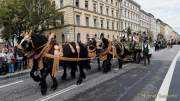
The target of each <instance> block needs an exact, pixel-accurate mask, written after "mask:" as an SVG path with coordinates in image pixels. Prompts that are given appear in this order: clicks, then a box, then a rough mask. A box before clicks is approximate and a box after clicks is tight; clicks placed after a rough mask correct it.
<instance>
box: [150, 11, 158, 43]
mask: <svg viewBox="0 0 180 101" xmlns="http://www.w3.org/2000/svg"><path fill="white" fill-rule="evenodd" d="M149 17H150V33H151V34H152V35H153V40H156V39H157V35H158V33H157V29H156V18H155V17H154V15H152V14H151V13H149Z"/></svg>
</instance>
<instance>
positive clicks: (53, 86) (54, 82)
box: [51, 75, 58, 90]
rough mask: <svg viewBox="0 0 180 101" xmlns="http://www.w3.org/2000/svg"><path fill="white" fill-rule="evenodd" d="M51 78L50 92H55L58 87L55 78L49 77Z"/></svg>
mask: <svg viewBox="0 0 180 101" xmlns="http://www.w3.org/2000/svg"><path fill="white" fill-rule="evenodd" d="M51 78H52V80H53V85H52V86H51V89H52V90H56V89H57V87H58V82H57V79H56V78H55V77H53V76H52V75H51Z"/></svg>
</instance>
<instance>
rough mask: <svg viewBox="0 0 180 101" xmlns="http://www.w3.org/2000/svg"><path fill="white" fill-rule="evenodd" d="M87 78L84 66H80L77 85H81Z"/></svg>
mask: <svg viewBox="0 0 180 101" xmlns="http://www.w3.org/2000/svg"><path fill="white" fill-rule="evenodd" d="M85 78H86V75H85V73H84V71H83V66H82V65H79V78H78V81H77V85H80V84H81V83H82V82H83V79H85Z"/></svg>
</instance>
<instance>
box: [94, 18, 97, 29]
mask: <svg viewBox="0 0 180 101" xmlns="http://www.w3.org/2000/svg"><path fill="white" fill-rule="evenodd" d="M94 27H97V19H96V18H94Z"/></svg>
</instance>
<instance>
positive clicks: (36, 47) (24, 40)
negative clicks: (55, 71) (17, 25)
mask: <svg viewBox="0 0 180 101" xmlns="http://www.w3.org/2000/svg"><path fill="white" fill-rule="evenodd" d="M48 41H49V39H48V38H47V37H45V36H44V35H42V34H32V35H31V36H28V37H27V35H25V36H24V37H20V38H18V47H17V46H16V47H15V48H16V51H17V53H24V54H25V55H26V56H27V57H28V58H32V59H33V65H32V69H31V71H30V76H31V78H33V80H34V81H36V82H40V84H39V85H40V86H41V94H42V95H45V94H46V92H47V84H46V77H47V76H48V74H50V75H51V78H52V80H53V85H52V86H51V88H52V89H53V90H56V89H57V86H58V84H57V79H56V77H54V76H53V75H52V65H53V59H51V58H48V57H45V56H44V57H43V58H42V60H43V66H44V67H43V68H42V69H40V70H38V69H39V68H40V67H39V62H38V61H39V58H37V57H38V55H39V54H41V52H42V51H43V49H44V48H45V47H46V45H47V43H48ZM55 44H56V42H55V37H52V38H51V39H50V45H51V47H50V49H49V51H48V53H49V54H54V45H55ZM69 44H72V46H73V47H74V49H75V52H73V54H71V51H72V50H70V48H69V47H70V45H69ZM69 44H64V45H63V55H64V56H66V57H70V58H72V56H73V58H77V57H78V56H79V58H86V55H87V54H86V53H87V48H86V47H85V45H83V44H81V43H78V44H79V54H77V49H76V48H75V47H76V46H75V43H74V42H71V43H69ZM19 46H20V47H19ZM83 53H85V54H83ZM88 63H89V61H88V60H86V61H76V62H66V61H62V62H61V63H60V64H61V65H62V66H63V69H64V73H63V78H66V67H68V66H69V67H70V68H71V76H72V77H75V72H76V71H75V70H76V68H77V65H78V66H79V71H80V75H79V78H78V80H77V84H81V83H82V81H83V79H85V73H84V71H83V69H84V68H86V67H88V68H90V65H86V64H88ZM38 71H40V73H38Z"/></svg>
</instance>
